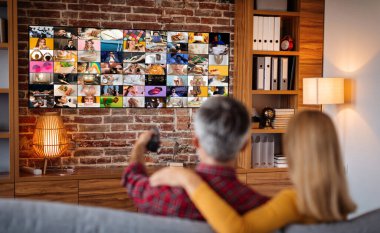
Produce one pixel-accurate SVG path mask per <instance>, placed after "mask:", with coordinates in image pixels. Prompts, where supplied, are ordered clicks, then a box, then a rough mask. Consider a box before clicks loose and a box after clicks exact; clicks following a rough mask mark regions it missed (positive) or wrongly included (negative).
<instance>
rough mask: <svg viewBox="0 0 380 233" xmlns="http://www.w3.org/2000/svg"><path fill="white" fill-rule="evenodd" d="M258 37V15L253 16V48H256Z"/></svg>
mask: <svg viewBox="0 0 380 233" xmlns="http://www.w3.org/2000/svg"><path fill="white" fill-rule="evenodd" d="M258 37H259V16H253V50H257V47H258V46H257V43H258Z"/></svg>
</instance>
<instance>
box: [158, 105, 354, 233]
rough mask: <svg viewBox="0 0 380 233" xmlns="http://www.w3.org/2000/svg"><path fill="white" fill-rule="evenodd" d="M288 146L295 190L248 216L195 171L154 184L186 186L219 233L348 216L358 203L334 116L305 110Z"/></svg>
mask: <svg viewBox="0 0 380 233" xmlns="http://www.w3.org/2000/svg"><path fill="white" fill-rule="evenodd" d="M284 149H285V154H286V156H287V160H288V164H289V173H290V178H291V179H292V181H293V184H294V190H292V189H287V190H283V191H281V192H280V193H279V194H278V195H276V196H275V197H274V198H273V199H272V200H270V201H268V202H267V203H266V204H264V205H263V206H261V207H258V208H256V209H254V210H251V211H250V212H248V213H246V214H245V215H243V216H240V215H238V214H237V212H236V211H235V210H234V209H232V208H231V207H230V206H229V205H227V204H226V203H225V201H224V200H222V199H221V198H220V197H219V196H218V195H217V194H216V193H215V192H214V191H213V190H211V188H210V187H209V186H207V184H206V183H205V182H203V181H202V179H201V178H200V177H198V176H197V175H196V174H194V173H193V172H192V171H189V170H186V169H176V170H175V169H164V170H162V171H159V172H158V173H156V174H155V175H153V177H152V178H151V184H152V185H172V186H182V187H184V188H185V189H186V191H187V193H188V194H189V196H190V197H191V199H192V201H193V202H194V204H195V205H196V206H197V208H198V209H199V210H200V212H201V213H202V214H203V216H204V217H205V218H206V219H207V221H208V222H209V223H210V224H211V226H212V227H213V228H214V229H215V230H216V231H217V232H229V233H231V232H271V231H273V230H275V229H278V228H281V227H283V226H285V225H287V224H290V223H317V222H333V221H340V220H345V219H346V217H347V215H348V214H349V213H351V212H352V211H354V210H355V208H356V206H355V204H354V202H353V201H352V199H351V197H350V195H349V193H348V187H347V181H346V176H345V171H344V168H343V163H342V159H341V154H340V149H339V143H338V137H337V134H336V131H335V128H334V125H333V122H332V121H331V119H330V118H329V117H328V116H327V115H326V114H324V113H322V112H318V111H303V112H300V113H299V114H297V115H296V116H295V117H294V118H293V119H292V120H291V121H290V122H289V125H288V129H287V133H286V135H285V138H284Z"/></svg>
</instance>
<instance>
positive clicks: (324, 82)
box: [303, 78, 344, 104]
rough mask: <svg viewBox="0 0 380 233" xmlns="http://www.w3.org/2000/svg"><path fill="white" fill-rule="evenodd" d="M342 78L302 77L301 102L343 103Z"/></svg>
mask: <svg viewBox="0 0 380 233" xmlns="http://www.w3.org/2000/svg"><path fill="white" fill-rule="evenodd" d="M343 103H344V78H304V79H303V104H343Z"/></svg>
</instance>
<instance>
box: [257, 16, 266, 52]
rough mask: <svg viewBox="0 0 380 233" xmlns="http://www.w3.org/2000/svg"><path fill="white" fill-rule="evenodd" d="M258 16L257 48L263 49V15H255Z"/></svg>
mask: <svg viewBox="0 0 380 233" xmlns="http://www.w3.org/2000/svg"><path fill="white" fill-rule="evenodd" d="M257 17H258V19H259V20H258V22H259V23H258V27H257V28H258V32H257V33H258V36H257V50H263V26H264V25H263V24H264V22H263V16H257Z"/></svg>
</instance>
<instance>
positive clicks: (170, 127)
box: [158, 124, 174, 131]
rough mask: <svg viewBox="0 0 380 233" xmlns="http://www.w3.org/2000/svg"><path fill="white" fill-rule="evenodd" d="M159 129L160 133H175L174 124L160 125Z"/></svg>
mask: <svg viewBox="0 0 380 233" xmlns="http://www.w3.org/2000/svg"><path fill="white" fill-rule="evenodd" d="M158 128H159V129H160V131H174V125H173V124H160V125H159V127H158Z"/></svg>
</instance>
